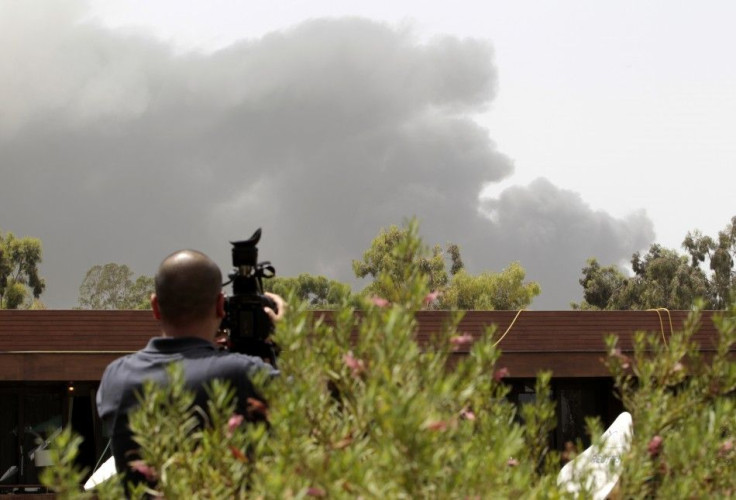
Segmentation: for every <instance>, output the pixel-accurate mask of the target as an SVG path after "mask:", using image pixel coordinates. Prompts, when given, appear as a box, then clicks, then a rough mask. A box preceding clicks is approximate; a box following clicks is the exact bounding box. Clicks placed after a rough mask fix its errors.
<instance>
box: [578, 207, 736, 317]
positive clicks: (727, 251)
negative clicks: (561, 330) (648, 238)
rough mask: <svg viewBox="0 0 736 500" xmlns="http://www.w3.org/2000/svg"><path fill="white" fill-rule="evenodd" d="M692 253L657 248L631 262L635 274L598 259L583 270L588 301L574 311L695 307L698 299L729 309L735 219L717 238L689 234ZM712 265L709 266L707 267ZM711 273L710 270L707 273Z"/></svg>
mask: <svg viewBox="0 0 736 500" xmlns="http://www.w3.org/2000/svg"><path fill="white" fill-rule="evenodd" d="M682 246H683V248H685V249H686V250H687V252H688V254H689V259H688V256H687V255H681V254H679V253H678V252H677V251H676V250H673V249H668V248H663V247H662V246H661V245H659V244H654V245H652V246H651V247H650V248H649V251H648V252H647V253H646V254H645V255H643V256H642V255H641V254H640V253H639V252H637V253H635V254H634V255H633V257H632V259H631V268H632V270H633V271H634V275H633V276H631V277H627V276H625V275H624V274H623V273H622V272H621V271H620V270H619V269H618V268H617V267H616V266H609V267H601V266H600V265H599V264H598V262H597V261H596V260H595V259H590V260H588V263H587V265H586V266H585V267H584V268H583V277H582V278H581V279H580V284H581V285H582V286H583V301H582V302H581V303H579V304H574V303H573V304H572V307H573V308H575V309H621V310H626V309H655V308H659V307H666V308H668V309H690V308H691V307H692V305H693V303H694V302H695V300H697V299H702V300H703V301H704V305H705V307H708V308H711V309H724V308H725V307H726V306H727V305H728V304H729V303H730V301H731V300H732V299H733V298H734V297H733V293H734V290H736V273H734V258H735V257H736V217H733V218H732V219H731V222H730V223H729V224H728V225H727V226H726V228H725V229H724V230H723V231H720V232H719V233H718V236H717V237H716V238H711V237H710V236H705V235H703V234H702V233H701V232H700V231H697V230H696V231H692V232H688V233H687V236H686V237H685V239H684V240H683V243H682ZM706 262H707V264H708V266H707V268H704V264H705V263H706ZM706 269H707V270H708V271H709V272H708V273H707V272H706Z"/></svg>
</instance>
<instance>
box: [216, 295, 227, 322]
mask: <svg viewBox="0 0 736 500" xmlns="http://www.w3.org/2000/svg"><path fill="white" fill-rule="evenodd" d="M216 312H217V317H218V318H220V319H222V318H224V317H225V294H224V293H222V292H220V295H218V296H217V311H216Z"/></svg>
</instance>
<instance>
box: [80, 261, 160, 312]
mask: <svg viewBox="0 0 736 500" xmlns="http://www.w3.org/2000/svg"><path fill="white" fill-rule="evenodd" d="M133 274H134V273H133V271H131V270H130V268H128V266H127V265H125V264H123V265H120V264H115V263H113V262H111V263H108V264H105V265H96V266H92V267H91V268H90V269H89V270H88V271H87V274H86V275H85V277H84V280H83V281H82V284H81V286H80V287H79V308H80V309H149V308H150V297H151V294H152V293H153V289H154V283H153V278H151V277H149V276H143V275H141V276H138V278H136V279H135V281H134V280H133V279H132V278H133Z"/></svg>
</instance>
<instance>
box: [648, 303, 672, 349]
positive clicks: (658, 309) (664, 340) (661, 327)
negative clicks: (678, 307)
mask: <svg viewBox="0 0 736 500" xmlns="http://www.w3.org/2000/svg"><path fill="white" fill-rule="evenodd" d="M647 311H650V312H651V311H654V312H656V313H657V317H659V328H660V331H661V333H662V341H663V342H664V345H665V347H667V338H666V337H665V335H664V322H663V321H662V315H661V314H660V312H661V311H665V312H666V313H667V317H668V318H669V322H670V337H671V336H672V333H673V332H674V329H673V328H672V315H671V314H670V310H669V309H667V308H666V307H658V308H656V309H647Z"/></svg>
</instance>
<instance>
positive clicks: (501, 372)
mask: <svg viewBox="0 0 736 500" xmlns="http://www.w3.org/2000/svg"><path fill="white" fill-rule="evenodd" d="M509 375H511V372H510V371H509V369H508V368H506V367H505V366H504V367H502V368H499V369H498V370H496V371H495V372H494V373H493V380H495V381H496V382H500V381H501V380H503V379H504V378H506V377H508V376H509Z"/></svg>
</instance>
